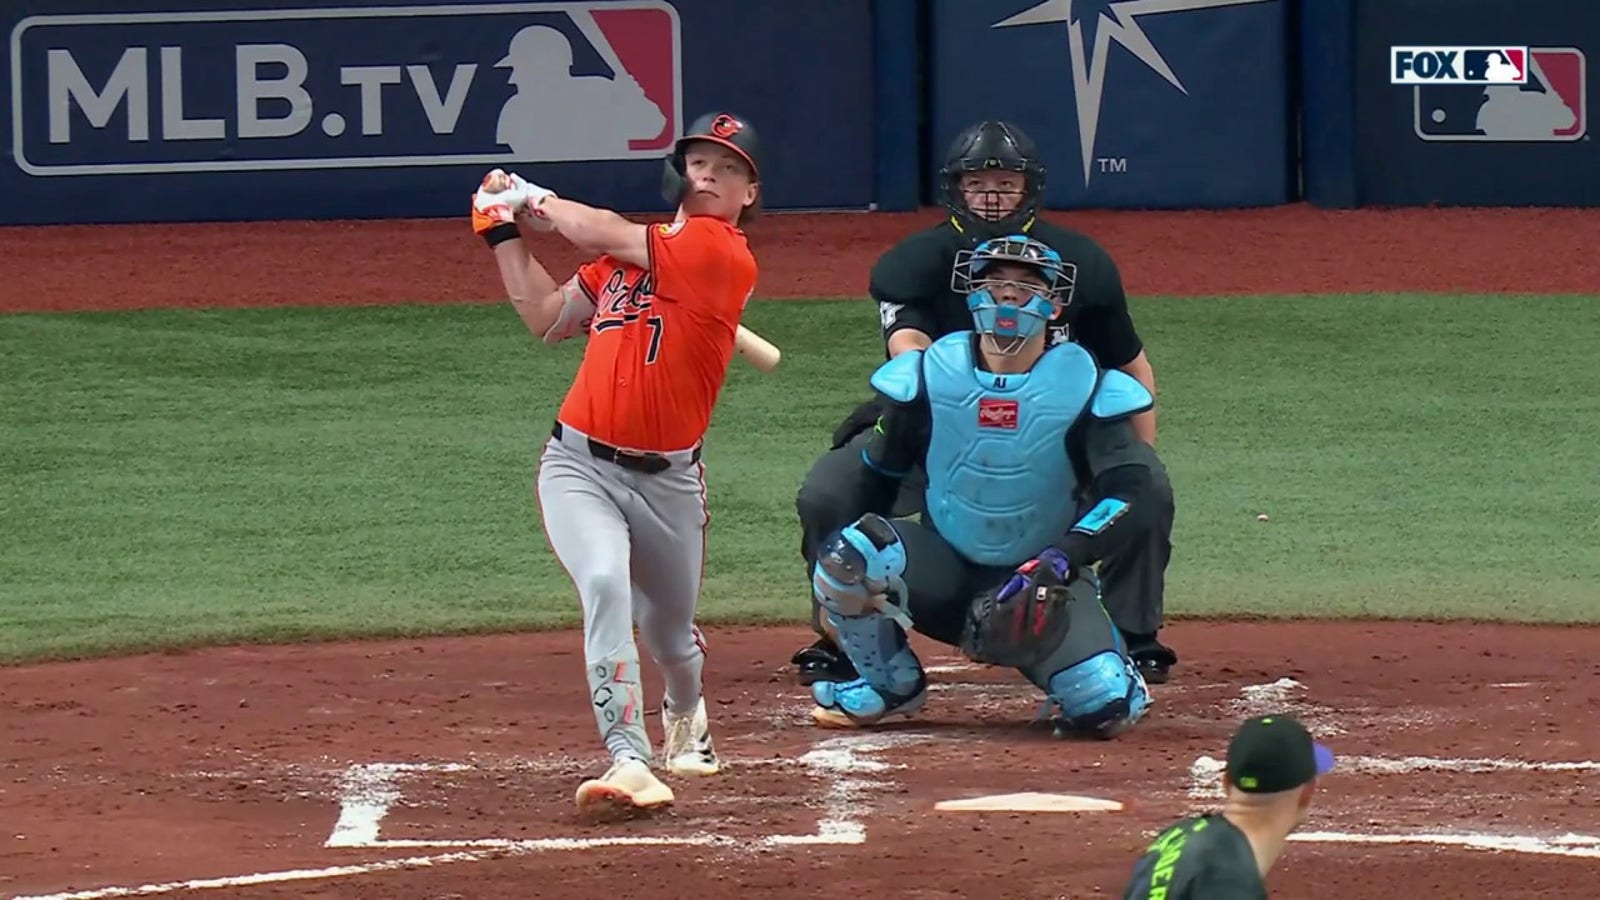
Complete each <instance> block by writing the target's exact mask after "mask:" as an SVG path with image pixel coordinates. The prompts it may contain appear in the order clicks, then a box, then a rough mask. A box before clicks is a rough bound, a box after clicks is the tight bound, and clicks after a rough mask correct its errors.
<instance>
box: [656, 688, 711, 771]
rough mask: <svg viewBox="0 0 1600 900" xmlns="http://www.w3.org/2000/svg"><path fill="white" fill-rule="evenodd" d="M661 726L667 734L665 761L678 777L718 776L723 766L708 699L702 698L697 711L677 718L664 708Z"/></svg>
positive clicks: (664, 706)
mask: <svg viewBox="0 0 1600 900" xmlns="http://www.w3.org/2000/svg"><path fill="white" fill-rule="evenodd" d="M661 722H662V724H663V725H665V726H666V730H667V746H666V749H665V750H664V751H663V752H662V758H663V759H665V760H666V762H667V771H668V772H671V773H672V774H674V775H715V774H717V772H718V771H719V770H720V768H721V766H720V765H719V764H718V762H717V750H716V747H714V746H713V745H712V742H711V720H710V718H709V717H708V716H707V715H706V698H704V697H701V698H700V702H699V703H696V704H695V707H694V711H693V712H690V713H686V714H684V715H681V716H679V715H674V714H673V712H672V710H670V709H668V708H667V705H666V704H665V703H663V704H661Z"/></svg>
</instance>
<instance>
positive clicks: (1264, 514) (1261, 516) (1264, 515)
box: [1256, 513, 1267, 522]
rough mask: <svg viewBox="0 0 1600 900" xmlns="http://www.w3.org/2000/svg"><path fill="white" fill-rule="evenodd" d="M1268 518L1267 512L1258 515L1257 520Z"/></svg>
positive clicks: (1261, 520) (1263, 520)
mask: <svg viewBox="0 0 1600 900" xmlns="http://www.w3.org/2000/svg"><path fill="white" fill-rule="evenodd" d="M1266 520H1267V514H1266V513H1262V514H1261V515H1259V516H1256V521H1257V522H1265V521H1266Z"/></svg>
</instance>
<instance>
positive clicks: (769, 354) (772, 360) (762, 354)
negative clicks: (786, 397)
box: [733, 325, 783, 372]
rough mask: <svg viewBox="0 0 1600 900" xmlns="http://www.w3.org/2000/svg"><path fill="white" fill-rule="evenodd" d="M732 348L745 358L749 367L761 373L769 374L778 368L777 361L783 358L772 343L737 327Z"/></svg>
mask: <svg viewBox="0 0 1600 900" xmlns="http://www.w3.org/2000/svg"><path fill="white" fill-rule="evenodd" d="M733 348H734V349H735V350H737V351H739V355H740V356H743V357H744V358H745V361H746V362H748V363H750V365H752V366H755V367H756V368H757V369H760V370H761V371H763V372H771V371H772V370H773V369H775V368H777V367H778V360H779V359H781V358H782V357H783V351H781V350H779V349H778V348H777V347H776V346H774V345H773V343H772V342H771V341H769V340H767V339H766V338H764V337H762V336H761V335H759V334H756V333H755V332H754V331H751V330H750V329H748V328H746V327H744V326H743V325H740V326H739V330H738V331H736V332H734V335H733Z"/></svg>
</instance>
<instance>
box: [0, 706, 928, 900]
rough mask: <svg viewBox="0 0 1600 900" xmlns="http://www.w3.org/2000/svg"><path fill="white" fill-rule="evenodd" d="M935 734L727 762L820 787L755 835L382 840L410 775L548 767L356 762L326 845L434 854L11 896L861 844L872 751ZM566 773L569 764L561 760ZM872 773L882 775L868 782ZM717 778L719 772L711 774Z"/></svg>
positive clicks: (866, 738) (41, 899)
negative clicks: (559, 857) (784, 823)
mask: <svg viewBox="0 0 1600 900" xmlns="http://www.w3.org/2000/svg"><path fill="white" fill-rule="evenodd" d="M932 739H933V737H932V736H930V735H925V734H918V733H895V734H868V733H863V734H852V735H846V736H842V737H835V738H830V739H828V740H824V741H820V742H818V743H816V744H814V745H813V746H812V748H811V749H810V750H809V751H807V752H806V753H804V754H802V755H801V756H800V757H799V758H798V759H782V758H778V759H772V758H768V759H759V758H757V759H729V760H728V763H729V766H730V768H746V767H794V768H798V769H800V770H802V771H804V772H806V773H808V774H810V775H811V776H812V777H814V778H817V779H818V780H820V781H822V783H823V784H824V785H825V788H824V790H823V793H822V806H823V810H822V814H821V817H820V819H819V821H818V823H817V829H816V831H814V832H813V833H811V834H771V835H756V836H736V835H719V834H711V833H700V834H687V835H682V836H655V835H620V836H616V837H589V838H579V837H555V838H537V839H512V838H495V837H489V838H476V839H462V840H412V839H404V838H398V839H397V838H384V837H381V836H380V831H381V829H382V824H383V820H384V818H385V817H386V816H387V815H388V812H389V809H390V808H391V807H393V806H394V805H395V804H396V803H398V802H399V801H400V799H401V791H400V787H401V784H402V783H403V781H404V780H405V779H407V778H415V777H417V776H424V777H425V776H427V775H429V774H458V773H467V772H474V771H478V772H484V771H495V770H497V769H498V770H501V771H504V770H506V769H511V770H526V769H529V768H532V769H535V770H537V769H541V768H548V767H547V766H542V765H541V764H540V763H539V762H538V761H536V760H513V761H509V765H501V766H476V765H469V764H466V763H449V762H441V763H362V764H357V765H353V766H350V767H349V768H348V769H346V770H345V772H344V775H343V776H342V777H341V778H340V780H339V784H338V786H337V789H336V797H337V799H338V801H339V817H338V820H337V821H336V822H335V823H334V826H333V830H332V832H331V833H330V834H329V835H328V838H327V840H326V841H324V843H323V846H325V847H328V848H330V849H335V850H368V851H377V850H437V851H441V852H436V853H429V854H426V855H421V856H408V857H403V858H400V859H386V860H381V861H375V862H365V863H357V864H352V865H342V866H329V867H325V868H317V869H289V870H284V871H277V872H260V873H255V874H250V875H235V876H227V877H221V878H200V879H191V880H186V881H173V882H164V883H160V884H144V885H138V886H131V887H105V888H97V889H92V890H85V891H71V892H66V893H56V894H37V895H29V896H17V897H13V898H11V900H109V898H113V897H149V896H156V895H161V894H171V893H176V892H179V891H204V890H212V889H218V888H238V887H247V886H251V885H262V884H284V883H289V882H300V881H324V880H328V879H334V878H348V877H352V876H358V875H374V874H380V873H384V872H400V871H410V870H415V869H431V868H436V867H439V866H445V865H451V864H454V863H465V862H481V861H485V860H490V859H498V858H506V857H511V856H522V855H527V854H532V853H548V852H552V851H570V850H592V849H600V848H605V847H720V848H725V849H729V850H741V851H749V850H763V851H768V852H770V851H774V850H781V849H783V848H787V847H815V846H850V845H859V844H863V843H865V842H866V837H867V829H866V825H865V824H864V823H863V821H862V820H863V819H864V818H865V817H866V815H867V814H868V813H870V812H871V807H870V804H869V803H868V801H867V795H868V794H869V793H870V792H873V791H875V790H880V789H884V788H887V787H890V786H892V785H890V784H888V783H886V782H885V781H883V780H880V778H881V776H882V773H886V772H890V771H893V770H895V769H904V768H906V766H905V765H903V764H891V763H886V762H883V761H881V760H878V759H872V758H870V754H875V753H879V752H881V751H883V750H888V749H892V748H895V747H901V746H906V745H909V744H917V743H924V742H927V741H929V740H932ZM561 765H562V767H563V768H565V767H566V763H562V764H561ZM873 776H879V777H873ZM717 777H722V776H717Z"/></svg>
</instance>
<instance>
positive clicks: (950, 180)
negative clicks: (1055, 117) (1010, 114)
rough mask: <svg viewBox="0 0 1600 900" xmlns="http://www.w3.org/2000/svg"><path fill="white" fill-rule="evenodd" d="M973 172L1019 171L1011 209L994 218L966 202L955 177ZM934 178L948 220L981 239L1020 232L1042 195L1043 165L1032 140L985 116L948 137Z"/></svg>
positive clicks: (1024, 227) (1035, 210) (1030, 219)
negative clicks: (1018, 191) (1016, 194)
mask: <svg viewBox="0 0 1600 900" xmlns="http://www.w3.org/2000/svg"><path fill="white" fill-rule="evenodd" d="M976 172H1016V173H1018V174H1020V175H1021V176H1022V196H1021V197H1020V198H1019V200H1018V202H1017V206H1016V208H1015V209H1013V210H1011V211H1010V212H1008V213H1006V214H1005V215H1003V216H1001V217H1000V218H998V219H989V218H985V217H984V216H982V215H980V214H979V213H977V212H975V211H974V210H973V209H972V208H971V207H970V206H968V205H967V199H966V196H965V194H964V192H963V191H962V189H961V181H962V178H963V176H965V175H969V174H972V173H976ZM939 179H940V187H941V194H942V198H941V199H942V200H943V201H944V206H945V209H947V210H949V212H950V217H951V221H952V222H953V224H954V225H955V226H956V228H958V229H959V230H961V231H962V232H963V233H967V234H970V235H972V236H973V237H975V238H977V239H979V240H982V239H984V238H989V237H999V236H1001V235H1005V234H1013V233H1016V232H1022V231H1026V230H1027V229H1028V228H1029V227H1031V226H1032V224H1033V220H1034V218H1035V217H1036V216H1037V215H1038V212H1039V203H1040V201H1041V199H1042V198H1043V197H1044V186H1045V167H1044V163H1042V162H1040V161H1039V154H1038V149H1037V148H1036V147H1035V145H1034V143H1033V139H1032V138H1030V137H1028V135H1027V134H1026V133H1025V132H1023V130H1022V129H1021V128H1018V127H1017V126H1016V125H1014V124H1012V123H1010V122H996V121H985V122H979V123H977V124H976V125H972V126H970V127H968V128H967V129H966V130H965V131H962V132H961V133H960V134H959V135H956V139H955V140H954V141H951V143H950V148H949V150H948V151H947V152H946V153H945V161H944V165H943V166H942V167H941V168H940V169H939ZM993 193H998V192H993Z"/></svg>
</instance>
